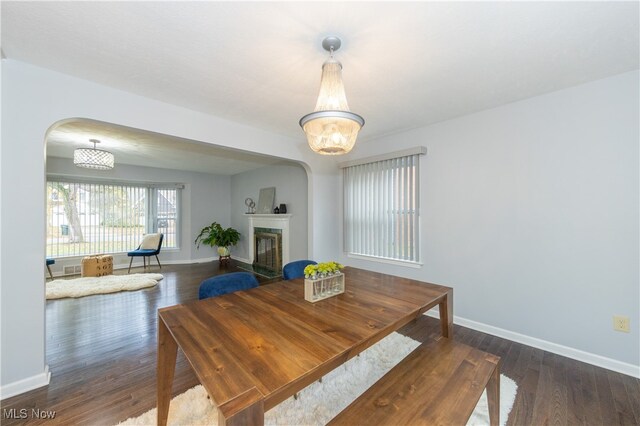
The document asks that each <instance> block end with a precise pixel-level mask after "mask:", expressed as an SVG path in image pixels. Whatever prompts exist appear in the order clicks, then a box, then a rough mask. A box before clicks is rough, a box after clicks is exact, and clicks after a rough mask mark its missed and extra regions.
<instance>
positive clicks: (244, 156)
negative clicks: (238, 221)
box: [47, 119, 283, 175]
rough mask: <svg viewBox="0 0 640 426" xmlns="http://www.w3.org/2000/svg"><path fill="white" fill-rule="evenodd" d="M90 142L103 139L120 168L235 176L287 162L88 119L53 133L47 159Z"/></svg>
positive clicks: (101, 146) (70, 154)
mask: <svg viewBox="0 0 640 426" xmlns="http://www.w3.org/2000/svg"><path fill="white" fill-rule="evenodd" d="M89 139H99V140H100V144H99V145H98V146H96V148H98V149H104V150H107V151H109V152H111V153H113V155H114V157H115V161H116V167H117V165H118V164H131V165H138V166H147V167H158V168H162V169H177V170H190V171H195V172H202V173H214V174H219V175H233V174H236V173H242V172H246V171H248V170H253V169H257V168H260V167H265V166H268V165H272V164H277V163H281V162H282V161H283V160H281V159H279V158H276V157H268V156H265V155H258V154H252V153H247V152H244V151H237V150H231V149H228V148H220V147H216V146H214V145H210V144H207V143H200V142H196V141H192V140H188V139H181V138H176V137H174V136H167V135H163V134H159V133H152V132H147V131H144V130H137V129H132V128H130V127H124V126H116V125H113V124H110V123H103V122H101V121H94V120H86V119H72V120H68V121H66V122H63V123H60V124H59V125H58V126H56V127H55V128H54V129H52V130H51V131H50V132H49V134H48V135H47V156H50V157H61V158H73V151H74V150H75V148H92V147H93V144H92V143H91V142H89Z"/></svg>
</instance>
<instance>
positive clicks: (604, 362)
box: [425, 308, 640, 378]
mask: <svg viewBox="0 0 640 426" xmlns="http://www.w3.org/2000/svg"><path fill="white" fill-rule="evenodd" d="M425 315H428V316H430V317H434V318H440V314H439V312H438V309H437V308H436V309H431V310H430V311H428V312H426V313H425ZM453 322H454V323H455V324H457V325H461V326H463V327H467V328H470V329H472V330H477V331H481V332H483V333H487V334H491V335H492V336H498V337H502V338H503V339H507V340H511V341H514V342H518V343H522V344H523V345H527V346H532V347H534V348H538V349H542V350H545V351H547V352H551V353H554V354H557V355H562V356H566V357H567V358H571V359H575V360H577V361H582V362H586V363H587V364H591V365H595V366H597V367H602V368H606V369H607V370H612V371H616V372H618V373H622V374H626V375H627V376H631V377H635V378H640V366H639V365H633V364H629V363H626V362H622V361H618V360H615V359H612V358H607V357H604V356H601V355H596V354H593V353H590V352H585V351H582V350H580V349H575V348H571V347H569V346H564V345H559V344H557V343H553V342H549V341H547V340H542V339H538V338H536V337H531V336H527V335H524V334H520V333H516V332H514V331H509V330H505V329H503V328H499V327H494V326H492V325H487V324H484V323H481V322H477V321H472V320H469V319H466V318H461V317H459V316H456V315H454V316H453Z"/></svg>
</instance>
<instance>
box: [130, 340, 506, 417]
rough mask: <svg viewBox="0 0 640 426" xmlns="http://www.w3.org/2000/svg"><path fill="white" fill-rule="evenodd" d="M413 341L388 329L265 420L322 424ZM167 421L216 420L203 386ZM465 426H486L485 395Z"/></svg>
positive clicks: (177, 403) (178, 402)
mask: <svg viewBox="0 0 640 426" xmlns="http://www.w3.org/2000/svg"><path fill="white" fill-rule="evenodd" d="M418 345H419V342H417V341H415V340H413V339H410V338H408V337H405V336H403V335H401V334H399V333H392V334H390V335H389V336H387V337H386V338H384V339H383V340H381V341H380V342H379V343H377V344H376V345H374V346H372V347H371V348H369V349H367V350H366V351H364V352H362V353H361V355H360V356H359V357H354V358H353V359H351V360H350V361H348V362H347V363H345V364H344V365H342V366H340V367H338V368H336V369H335V370H334V371H332V372H331V373H329V374H327V375H326V376H324V377H323V379H322V383H319V382H315V383H313V384H312V385H309V386H308V387H306V388H305V389H304V390H302V391H301V392H300V394H299V397H298V399H297V400H296V399H294V398H293V397H292V398H289V399H287V400H286V401H284V402H282V403H281V404H279V405H277V406H275V407H274V408H272V409H271V410H269V411H267V412H266V413H265V419H264V420H265V424H267V425H296V426H298V425H324V424H326V423H327V422H328V421H329V420H331V419H332V418H333V417H335V416H336V415H337V414H338V413H339V412H340V411H342V410H343V409H344V408H345V407H346V406H347V405H349V404H350V403H351V402H352V401H353V400H354V399H356V398H357V397H358V396H359V395H361V394H362V393H363V392H364V391H365V390H366V389H368V388H369V387H370V386H371V385H372V384H374V383H375V382H376V381H377V380H378V379H379V378H380V377H382V376H383V375H384V374H385V373H386V372H387V371H389V370H390V369H391V368H392V367H393V366H394V365H396V364H397V363H398V362H399V361H400V360H402V359H403V358H404V357H405V356H407V355H408V354H409V353H410V352H411V351H412V350H413V349H415V348H416V347H417V346H418ZM516 390H517V385H516V384H515V382H514V381H513V380H511V379H509V378H508V377H506V376H504V375H501V376H500V423H501V424H502V425H504V424H505V423H506V421H507V417H508V416H509V412H510V411H511V408H512V406H513V401H514V399H515V395H516ZM168 423H169V425H210V426H212V425H217V424H218V414H217V410H216V408H215V407H214V406H213V404H212V403H211V401H210V400H209V399H207V393H206V391H205V390H204V387H203V386H201V385H198V386H196V387H194V388H191V389H189V390H188V391H186V392H185V393H182V394H180V395H178V396H176V397H175V398H173V399H172V400H171V406H170V410H169V421H168ZM155 424H156V409H155V408H154V409H152V410H150V411H147V412H146V413H144V414H142V415H141V416H139V417H134V418H130V419H127V420H125V421H124V422H122V423H120V425H155ZM468 424H469V425H488V424H489V412H488V406H487V398H486V394H483V395H482V397H481V398H480V401H479V402H478V405H477V406H476V408H475V411H474V412H473V414H472V416H471V418H470V419H469V423H468Z"/></svg>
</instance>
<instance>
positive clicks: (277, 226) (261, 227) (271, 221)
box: [244, 213, 292, 274]
mask: <svg viewBox="0 0 640 426" xmlns="http://www.w3.org/2000/svg"><path fill="white" fill-rule="evenodd" d="M291 216H292V215H291V213H286V214H255V213H254V214H245V217H246V218H247V219H248V221H249V235H247V237H248V238H247V242H248V243H249V244H247V245H248V246H249V247H248V248H249V253H248V256H247V259H246V260H244V261H245V262H247V263H251V264H252V265H253V266H254V270H256V269H264V270H265V271H271V273H272V274H273V273H275V274H279V273H280V272H281V271H282V266H284V265H286V264H287V263H289V262H290V259H291V257H290V254H289V235H290V232H289V228H290V227H289V220H290V219H291ZM258 234H266V235H261V236H260V237H259V238H257V237H258ZM273 234H276V236H274V235H273Z"/></svg>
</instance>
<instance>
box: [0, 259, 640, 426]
mask: <svg viewBox="0 0 640 426" xmlns="http://www.w3.org/2000/svg"><path fill="white" fill-rule="evenodd" d="M233 270H236V268H235V266H234V265H233V264H232V265H231V266H229V267H227V268H223V270H219V268H218V265H217V262H213V263H206V264H195V265H175V266H165V267H163V268H162V271H161V272H162V273H163V274H164V276H165V279H164V280H162V281H161V282H160V284H159V285H158V286H157V287H154V288H151V289H145V290H139V291H133V292H122V293H114V294H108V295H95V296H88V297H83V298H80V299H61V300H52V301H49V302H47V312H46V321H47V334H46V335H47V363H48V364H49V368H50V370H51V372H52V376H51V383H50V384H49V386H47V387H43V388H40V389H36V390H34V391H31V392H28V393H25V394H23V395H18V396H16V397H13V398H9V399H7V400H5V401H3V402H2V417H1V418H0V423H2V424H3V425H11V424H25V423H29V424H32V423H33V424H36V423H44V422H46V423H48V424H65V425H68V424H91V425H94V424H95V425H101V424H116V423H118V422H120V421H122V420H125V419H127V418H129V417H132V416H137V415H140V414H142V413H144V412H145V411H147V410H149V409H151V408H153V407H155V403H156V401H155V361H156V326H157V314H156V310H157V309H158V308H161V307H165V306H171V305H175V304H177V303H182V302H187V301H191V300H195V299H196V298H197V292H198V285H199V284H200V282H201V281H202V280H203V279H204V278H208V277H210V276H213V275H216V274H219V273H221V272H226V271H233ZM118 272H119V273H122V272H120V271H118ZM132 272H133V271H132ZM135 272H141V268H139V270H136V271H135ZM152 272H156V270H155V269H154V270H153V271H152ZM262 281H264V280H262ZM454 308H455V304H454ZM439 327H440V325H439V322H438V321H437V320H435V319H433V318H428V317H423V318H421V319H419V320H418V321H416V322H415V323H412V324H409V325H408V326H406V327H405V328H404V329H403V330H402V332H403V333H404V334H406V335H408V336H410V337H413V338H415V339H416V340H420V341H423V340H424V339H425V338H427V337H428V336H433V335H437V334H438V333H439ZM455 339H456V340H459V341H461V342H464V343H467V344H469V345H471V346H474V347H477V348H479V349H481V350H484V351H487V352H491V353H494V354H496V355H499V356H500V357H502V368H501V370H502V373H503V374H505V375H507V376H508V377H510V378H512V379H513V380H515V381H516V383H517V384H518V394H517V396H516V401H515V403H514V407H513V409H512V411H511V414H510V416H509V420H508V424H510V425H543V424H544V425H546V424H560V425H564V424H571V425H573V424H589V425H618V424H619V425H637V424H640V380H637V379H634V378H632V377H629V376H625V375H622V374H618V373H614V372H612V371H609V370H604V369H602V368H598V367H594V366H591V365H589V364H585V363H582V362H578V361H573V360H571V359H568V358H565V357H562V356H558V355H555V354H552V353H549V352H545V351H542V350H539V349H535V348H532V347H529V346H525V345H521V344H519V343H515V342H511V341H509V340H505V339H501V338H499V337H495V336H491V335H488V334H484V333H480V332H477V331H473V330H470V329H467V328H464V327H459V326H455ZM196 384H197V380H196V378H195V376H194V374H193V373H192V371H191V369H190V368H189V366H188V363H187V362H186V360H185V359H184V357H183V356H182V355H181V354H180V353H179V355H178V362H177V366H176V375H175V381H174V389H173V391H174V394H178V393H181V392H184V391H185V390H187V389H189V388H190V387H192V386H195V385H196ZM10 409H17V410H18V411H17V413H19V410H21V409H27V412H28V413H29V414H31V409H38V410H54V411H55V412H56V417H55V419H54V420H53V421H52V420H46V421H43V420H37V419H33V418H28V419H9V418H7V416H6V414H7V413H8V412H9V411H8V410H10Z"/></svg>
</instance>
